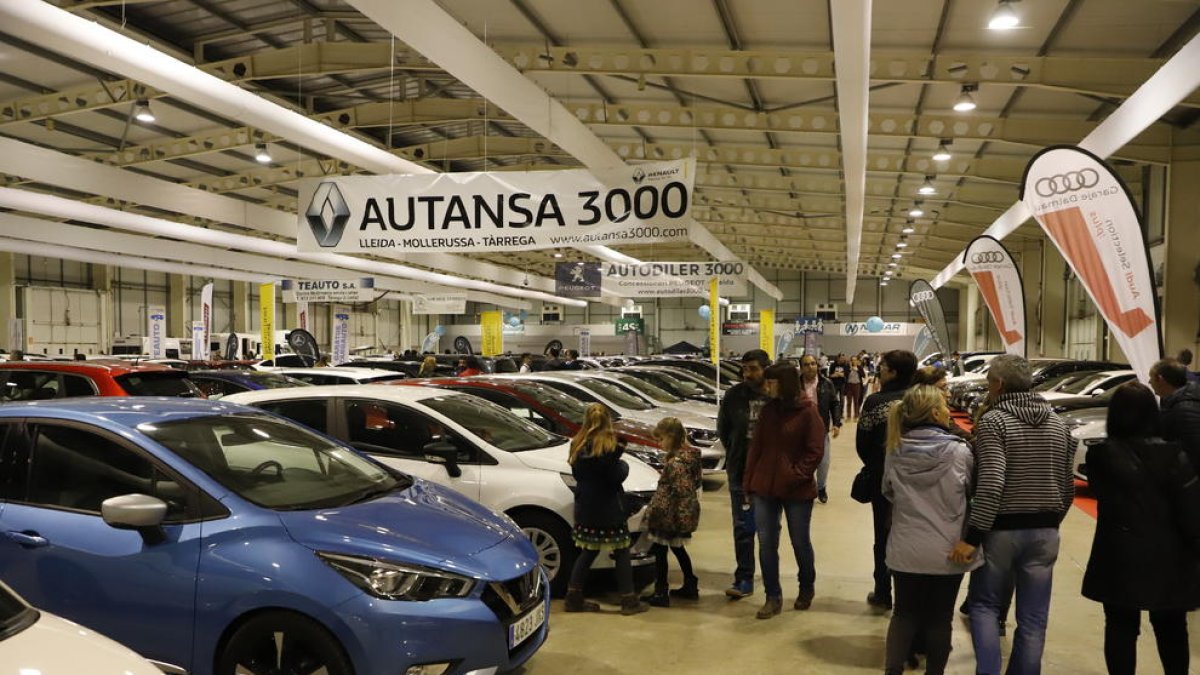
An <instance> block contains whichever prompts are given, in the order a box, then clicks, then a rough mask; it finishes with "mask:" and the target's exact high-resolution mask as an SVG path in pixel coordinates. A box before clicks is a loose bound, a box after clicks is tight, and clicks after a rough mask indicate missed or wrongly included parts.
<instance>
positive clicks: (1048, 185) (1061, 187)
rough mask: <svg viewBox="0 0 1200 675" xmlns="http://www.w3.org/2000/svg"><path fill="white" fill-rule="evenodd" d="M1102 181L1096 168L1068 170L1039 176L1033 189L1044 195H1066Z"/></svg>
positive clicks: (1094, 185)
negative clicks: (1042, 176) (1043, 176)
mask: <svg viewBox="0 0 1200 675" xmlns="http://www.w3.org/2000/svg"><path fill="white" fill-rule="evenodd" d="M1099 183H1100V174H1099V172H1097V171H1096V170H1095V169H1083V170H1082V171H1068V172H1067V173H1060V174H1058V175H1055V176H1048V177H1046V178H1039V179H1038V181H1037V182H1036V183H1034V186H1033V189H1034V190H1035V191H1036V192H1037V193H1038V195H1040V196H1042V197H1052V196H1054V195H1065V194H1066V193H1068V192H1075V191H1076V190H1083V189H1086V188H1092V187H1096V185H1098V184H1099Z"/></svg>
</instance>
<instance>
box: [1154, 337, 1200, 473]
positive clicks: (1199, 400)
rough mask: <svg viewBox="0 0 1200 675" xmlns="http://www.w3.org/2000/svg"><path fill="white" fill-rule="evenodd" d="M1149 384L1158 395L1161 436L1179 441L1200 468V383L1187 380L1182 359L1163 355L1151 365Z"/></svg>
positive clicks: (1185, 368)
mask: <svg viewBox="0 0 1200 675" xmlns="http://www.w3.org/2000/svg"><path fill="white" fill-rule="evenodd" d="M1150 388H1151V389H1153V390H1154V393H1155V394H1157V395H1158V396H1159V397H1160V399H1161V405H1162V418H1161V420H1160V421H1161V423H1162V436H1163V438H1165V439H1166V440H1168V441H1178V442H1179V444H1180V445H1182V446H1183V451H1184V452H1186V453H1187V456H1188V459H1190V460H1192V466H1193V467H1195V468H1197V469H1198V470H1200V384H1196V383H1195V382H1189V381H1188V370H1187V367H1186V366H1184V365H1183V364H1182V363H1180V362H1179V361H1176V360H1174V359H1163V360H1162V361H1159V362H1158V363H1156V364H1154V366H1153V367H1152V368H1150Z"/></svg>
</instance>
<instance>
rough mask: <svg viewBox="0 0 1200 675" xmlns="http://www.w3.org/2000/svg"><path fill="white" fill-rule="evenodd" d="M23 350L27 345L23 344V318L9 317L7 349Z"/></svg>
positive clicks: (11, 350)
mask: <svg viewBox="0 0 1200 675" xmlns="http://www.w3.org/2000/svg"><path fill="white" fill-rule="evenodd" d="M18 349H19V350H21V351H25V350H26V349H28V346H27V345H26V344H25V319H9V320H8V351H10V352H13V351H16V350H18Z"/></svg>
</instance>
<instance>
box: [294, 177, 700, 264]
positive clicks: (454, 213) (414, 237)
mask: <svg viewBox="0 0 1200 675" xmlns="http://www.w3.org/2000/svg"><path fill="white" fill-rule="evenodd" d="M695 176H696V160H695V159H683V160H676V161H670V162H649V163H645V164H638V165H636V166H621V167H618V168H614V169H612V170H608V171H601V172H593V171H589V170H587V169H565V170H562V171H497V172H474V173H470V172H449V173H438V174H419V175H411V174H397V175H388V176H337V177H327V178H320V179H317V178H314V179H308V180H303V181H301V182H300V195H299V197H298V203H299V204H300V205H301V208H300V212H299V221H300V222H299V233H298V235H297V243H298V247H299V250H301V251H306V252H310V253H311V252H323V251H339V252H359V253H375V254H386V253H389V252H391V253H411V252H414V251H439V252H446V253H463V252H485V251H530V250H536V249H544V248H560V247H568V246H590V245H595V244H600V245H611V244H638V243H647V242H662V241H681V240H686V239H687V238H688V224H689V223H691V221H692V216H691V203H692V185H693V182H694V180H695Z"/></svg>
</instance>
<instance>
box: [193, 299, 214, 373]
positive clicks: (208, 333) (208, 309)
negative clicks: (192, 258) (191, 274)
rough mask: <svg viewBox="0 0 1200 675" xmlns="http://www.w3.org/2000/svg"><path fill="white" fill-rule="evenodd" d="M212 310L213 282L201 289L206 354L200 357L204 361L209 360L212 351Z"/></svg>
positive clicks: (201, 314) (201, 310)
mask: <svg viewBox="0 0 1200 675" xmlns="http://www.w3.org/2000/svg"><path fill="white" fill-rule="evenodd" d="M212 310H213V285H212V282H209V283H207V284H204V288H202V289H200V321H201V322H202V323H203V324H204V335H203V336H202V341H203V343H204V353H203V354H201V356H200V358H202V359H207V358H208V357H209V352H210V351H211V350H212ZM193 351H194V348H193Z"/></svg>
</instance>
